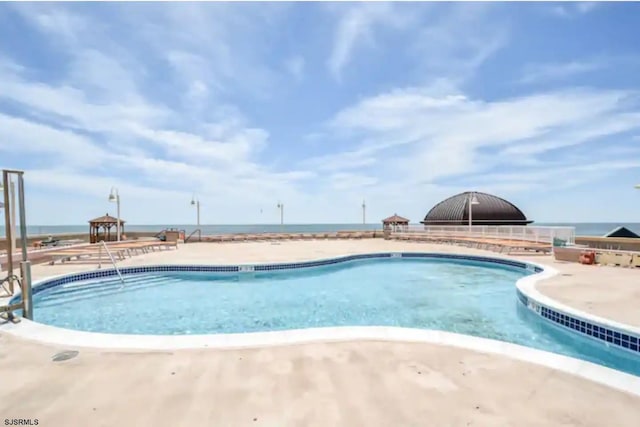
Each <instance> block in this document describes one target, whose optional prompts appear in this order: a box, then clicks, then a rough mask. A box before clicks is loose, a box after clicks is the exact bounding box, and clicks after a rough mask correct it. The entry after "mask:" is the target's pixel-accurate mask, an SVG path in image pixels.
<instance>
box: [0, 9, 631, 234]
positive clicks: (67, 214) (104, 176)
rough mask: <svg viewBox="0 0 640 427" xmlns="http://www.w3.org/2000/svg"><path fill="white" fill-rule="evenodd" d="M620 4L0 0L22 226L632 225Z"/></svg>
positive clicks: (624, 15) (8, 150) (627, 55)
mask: <svg viewBox="0 0 640 427" xmlns="http://www.w3.org/2000/svg"><path fill="white" fill-rule="evenodd" d="M639 39H640V4H638V3H635V4H633V3H626V4H625V3H526V4H515V3H514V4H508V3H494V4H484V3H268V4H265V3H261V4H256V3H251V4H249V3H236V4H232V3H187V4H181V3H155V4H151V3H110V4H108V3H85V4H73V3H58V4H56V3H41V4H37V3H31V4H29V3H11V4H9V3H4V4H1V5H0V129H1V130H2V131H1V135H2V137H1V138H0V167H7V168H19V169H24V170H25V171H26V175H25V180H26V183H27V186H28V188H27V191H28V192H27V200H28V209H29V211H28V221H29V223H31V224H82V223H85V221H86V220H88V219H89V218H93V217H95V216H99V215H102V214H104V213H105V212H107V211H108V212H110V213H114V212H115V206H113V204H110V203H108V201H107V196H108V194H109V191H110V189H111V187H112V186H115V187H117V188H118V189H119V192H120V195H121V199H122V217H123V218H124V219H126V220H127V221H128V222H129V223H137V224H149V223H176V224H178V223H182V224H184V223H192V222H194V220H195V212H194V209H193V207H192V206H190V205H189V202H190V200H191V197H192V194H194V193H195V194H196V196H197V197H198V198H199V200H200V202H201V205H202V222H203V223H211V224H222V223H227V224H233V223H236V224H237V223H275V222H278V221H279V213H278V210H277V208H276V204H277V202H278V201H279V200H281V201H282V202H283V203H284V205H285V222H290V223H318V222H323V223H327V222H341V223H344V222H359V221H360V218H361V208H360V205H361V203H362V200H363V199H366V202H367V205H368V210H367V212H368V220H369V222H377V221H378V220H380V219H382V218H384V217H386V216H388V215H390V214H393V213H394V212H397V213H398V214H401V215H403V216H406V217H408V218H410V219H411V220H412V221H415V222H417V221H419V220H420V219H422V217H423V216H424V214H425V213H426V212H427V211H428V210H429V209H430V208H431V207H432V206H433V205H434V204H435V203H437V202H438V201H440V200H442V199H443V198H445V197H448V196H450V195H453V194H456V193H458V192H462V191H466V190H477V191H485V192H489V193H494V194H496V195H499V196H501V197H504V198H506V199H508V200H510V201H512V202H514V203H515V204H516V205H518V206H519V207H520V208H521V209H522V210H523V211H524V212H525V214H526V215H527V216H528V217H529V218H531V219H534V220H536V221H539V222H549V221H582V222H590V221H621V222H623V221H629V222H632V221H640V191H637V190H634V189H633V185H634V184H638V183H640V46H639V45H638V40H639Z"/></svg>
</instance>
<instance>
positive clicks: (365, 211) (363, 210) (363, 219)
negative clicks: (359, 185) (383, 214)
mask: <svg viewBox="0 0 640 427" xmlns="http://www.w3.org/2000/svg"><path fill="white" fill-rule="evenodd" d="M366 223H367V204H366V203H365V202H364V200H362V225H365V224H366Z"/></svg>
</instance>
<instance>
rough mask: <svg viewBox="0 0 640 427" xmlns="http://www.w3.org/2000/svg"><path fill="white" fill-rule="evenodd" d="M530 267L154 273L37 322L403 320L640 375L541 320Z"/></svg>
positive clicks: (426, 264)
mask: <svg viewBox="0 0 640 427" xmlns="http://www.w3.org/2000/svg"><path fill="white" fill-rule="evenodd" d="M526 274H528V273H526V272H525V271H524V270H521V269H516V268H512V267H507V266H500V265H493V264H486V263H477V262H471V261H449V260H447V261H442V260H425V259H375V260H359V261H353V262H348V263H340V264H334V265H331V266H325V267H318V268H313V269H305V270H290V271H278V272H269V273H259V274H258V273H257V274H253V273H246V274H240V275H238V274H237V273H234V274H224V273H189V272H184V273H183V272H180V273H145V274H138V275H132V276H127V277H126V281H127V282H126V284H125V285H124V286H121V283H120V282H119V281H118V279H117V278H111V277H110V278H105V279H100V280H95V279H94V280H92V281H86V282H73V283H67V284H64V285H60V286H57V287H53V288H50V289H46V290H44V291H41V292H37V293H36V294H35V296H34V315H35V320H36V321H38V322H42V323H46V324H50V325H54V326H59V327H64V328H71V329H78V330H84V331H93V332H107V333H119V334H158V335H160V334H162V335H170V334H212V333H238V332H257V331H272V330H283V329H298V328H311V327H327V326H355V325H372V326H401V327H410V328H422V329H439V330H444V331H450V332H457V333H462V334H468V335H475V336H479V337H485V338H492V339H497V340H503V341H508V342H512V343H516V344H522V345H526V346H529V347H534V348H539V349H542V350H547V351H552V352H555V353H560V354H564V355H568V356H572V357H577V358H580V359H584V360H589V361H592V362H596V363H599V364H602V365H605V366H609V367H612V368H615V369H619V370H623V371H626V372H630V373H634V374H636V375H640V363H638V362H639V360H638V358H637V357H635V356H634V355H633V354H631V353H630V352H625V351H624V350H620V349H616V348H611V347H608V346H607V345H605V344H602V343H600V342H596V341H593V340H591V339H588V338H583V337H580V336H577V335H575V334H573V333H570V332H567V331H564V330H562V329H561V328H560V327H556V326H554V325H552V324H550V323H549V322H547V321H545V320H542V319H539V318H538V317H537V316H536V315H535V314H533V313H531V312H530V311H529V310H527V309H526V308H525V307H524V306H523V305H522V304H521V303H520V302H519V301H518V299H517V297H516V290H515V286H514V283H515V282H516V281H517V280H518V279H519V278H521V277H523V276H525V275H526Z"/></svg>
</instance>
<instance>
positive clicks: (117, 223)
mask: <svg viewBox="0 0 640 427" xmlns="http://www.w3.org/2000/svg"><path fill="white" fill-rule="evenodd" d="M116 202H117V203H116V205H117V207H118V219H117V222H116V225H117V234H118V236H117V239H118V242H119V241H120V192H119V191H118V190H116Z"/></svg>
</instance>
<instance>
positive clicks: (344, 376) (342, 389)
mask: <svg viewBox="0 0 640 427" xmlns="http://www.w3.org/2000/svg"><path fill="white" fill-rule="evenodd" d="M379 251H380V252H382V251H416V252H450V253H469V254H477V255H495V254H493V253H492V252H486V251H481V250H473V249H468V248H460V247H454V246H444V245H433V244H423V243H408V242H395V241H384V240H379V239H375V240H352V241H297V242H281V243H280V244H270V243H224V244H214V243H202V244H198V243H193V244H187V245H181V246H180V247H179V249H178V250H177V251H173V250H172V251H163V252H156V253H151V254H146V255H140V256H136V257H134V258H130V259H127V260H126V261H124V262H121V263H119V264H118V265H122V266H125V265H127V266H133V265H143V264H163V263H171V264H234V263H252V262H254V263H267V262H279V261H293V260H308V259H318V258H325V257H332V256H338V255H347V254H351V253H363V252H379ZM513 258H516V259H523V260H528V261H533V262H537V263H541V264H547V265H550V266H553V267H554V268H555V269H557V270H558V271H559V272H560V273H561V275H560V276H557V277H554V278H551V279H548V280H547V281H545V282H541V283H540V284H539V285H538V289H539V290H540V291H541V292H542V293H544V294H546V295H548V296H549V297H552V298H554V299H557V300H558V301H561V302H563V303H565V304H567V305H570V306H572V307H574V308H576V309H579V310H584V311H587V312H589V313H592V314H595V315H598V316H603V317H607V318H610V319H613V320H616V321H619V322H623V323H628V324H632V325H639V324H640V313H635V311H636V310H637V309H635V308H636V307H637V306H638V305H639V304H638V303H639V302H640V295H639V294H638V292H639V291H640V290H639V289H638V283H640V280H639V279H640V271H634V270H626V269H622V268H613V267H593V266H581V265H575V264H563V263H556V262H554V261H553V259H552V258H551V257H549V256H531V255H530V256H523V257H519V256H514V257H513ZM103 267H105V268H108V267H109V266H108V265H104V266H103ZM94 268H95V265H92V264H62V265H56V266H49V265H38V266H34V268H33V276H34V279H41V278H44V277H49V276H52V275H58V274H64V273H70V272H77V271H86V270H92V269H94ZM562 274H567V275H569V274H570V276H563V275H562ZM605 286H606V292H599V291H600V290H601V289H605ZM583 289H586V290H587V291H585V292H582V290H583ZM578 290H579V291H580V292H577V291H578ZM596 296H597V298H596ZM634 298H635V299H634ZM634 309H635V310H634ZM71 349H73V348H66V347H59V346H52V345H43V344H40V343H36V342H30V341H26V340H23V339H19V338H16V337H14V336H11V335H9V334H7V333H3V332H2V330H1V329H0V378H2V382H3V387H2V389H1V391H0V415H2V418H32V419H33V418H38V419H39V425H80V424H82V425H85V424H91V425H113V424H116V423H118V424H126V425H188V424H198V425H234V426H235V425H266V426H275V425H278V426H282V425H381V426H382V425H425V424H429V425H451V426H458V425H459V426H474V425H475V426H489V425H491V426H493V425H500V426H511V425H513V426H538V425H539V426H546V425H574V426H578V425H580V426H601V425H616V426H626V425H629V426H636V425H638V423H639V420H640V398H638V397H635V396H632V395H629V394H626V393H623V392H619V391H616V390H613V389H610V388H607V387H605V386H603V385H599V384H596V383H594V382H591V381H588V380H585V379H581V378H579V377H576V376H573V375H571V374H568V373H565V372H561V371H557V370H554V369H550V368H546V367H542V366H538V365H535V364H530V363H526V362H522V361H518V360H514V359H511V358H508V357H505V356H499V355H495V354H484V353H481V352H476V351H473V350H467V349H461V348H454V347H449V346H442V345H436V344H428V343H399V342H370V341H368V342H358V341H356V342H343V343H310V344H299V345H282V346H277V347H269V348H257V349H242V350H213V349H206V350H175V351H168V352H167V351H164V352H160V351H137V352H121V351H117V352H113V351H111V352H110V351H105V350H100V349H91V348H80V349H78V350H79V351H80V354H79V355H78V356H77V357H76V358H73V359H71V360H68V361H64V362H52V361H51V357H52V356H53V355H54V354H55V353H57V352H58V351H61V350H71Z"/></svg>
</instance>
